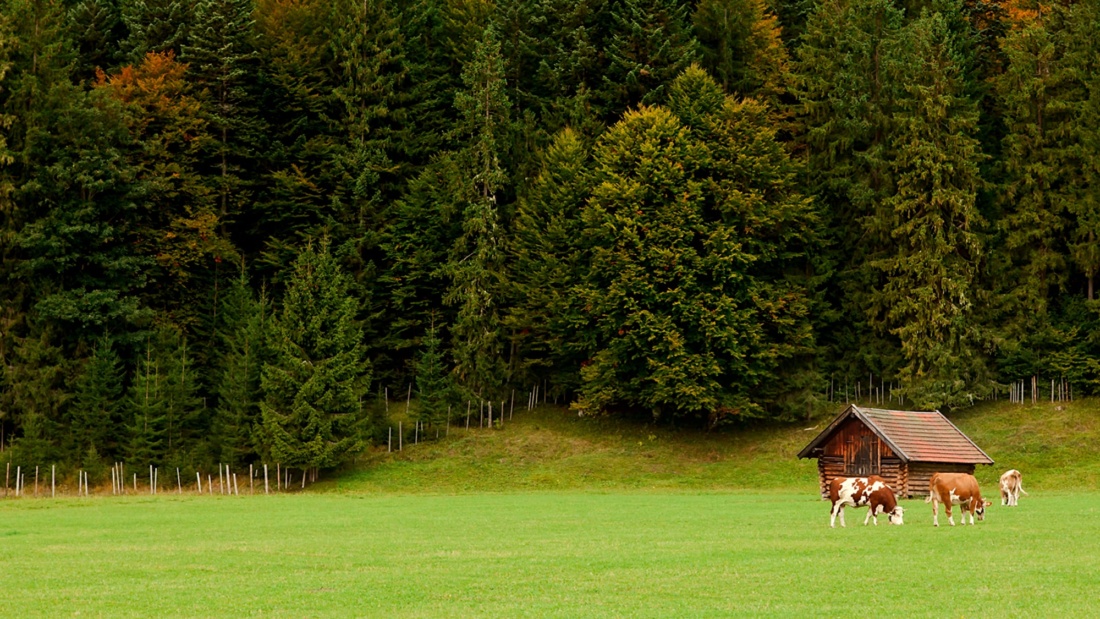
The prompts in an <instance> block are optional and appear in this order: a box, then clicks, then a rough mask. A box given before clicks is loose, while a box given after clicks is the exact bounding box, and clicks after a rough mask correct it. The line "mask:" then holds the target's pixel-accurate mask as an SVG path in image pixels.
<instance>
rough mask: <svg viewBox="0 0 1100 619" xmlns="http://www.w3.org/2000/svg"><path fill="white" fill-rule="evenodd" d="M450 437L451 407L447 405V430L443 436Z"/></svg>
mask: <svg viewBox="0 0 1100 619" xmlns="http://www.w3.org/2000/svg"><path fill="white" fill-rule="evenodd" d="M450 435H451V405H450V404H448V405H447V430H446V432H445V434H444V435H443V436H450Z"/></svg>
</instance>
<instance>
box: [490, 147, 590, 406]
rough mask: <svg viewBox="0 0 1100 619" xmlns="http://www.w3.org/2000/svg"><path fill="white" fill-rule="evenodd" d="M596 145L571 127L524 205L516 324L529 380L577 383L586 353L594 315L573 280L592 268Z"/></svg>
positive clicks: (515, 272) (523, 375)
mask: <svg viewBox="0 0 1100 619" xmlns="http://www.w3.org/2000/svg"><path fill="white" fill-rule="evenodd" d="M588 151H589V148H588V146H587V145H586V144H585V143H584V141H583V140H582V139H581V137H580V136H579V135H578V134H577V133H575V132H573V131H572V130H569V129H565V130H563V131H561V132H560V133H559V134H558V135H557V136H555V137H554V140H553V142H552V143H551V144H550V146H549V148H547V149H546V152H545V153H544V154H543V165H542V171H541V173H540V174H539V176H538V177H537V178H536V179H535V181H534V182H533V183H532V186H531V188H530V190H529V191H528V192H527V195H526V196H525V197H524V198H523V199H522V200H520V201H519V203H518V204H517V205H516V217H515V230H514V235H513V242H512V243H511V246H510V252H509V253H510V255H511V258H512V259H511V260H510V261H509V266H510V269H509V273H508V278H509V282H510V285H511V286H512V287H513V292H512V297H513V299H514V300H513V301H512V302H511V303H510V304H509V305H510V307H511V308H512V309H511V311H510V315H509V317H508V324H509V326H510V327H511V328H512V330H513V332H514V333H515V334H516V335H515V343H516V346H517V349H518V354H519V356H520V358H521V359H522V360H521V361H520V363H522V367H521V368H517V369H518V370H519V371H520V375H519V376H517V378H520V379H522V381H523V383H524V384H529V383H532V382H537V383H539V384H542V381H543V380H544V379H548V380H549V383H550V384H552V385H555V386H556V387H557V388H566V389H570V390H573V389H576V387H577V386H578V382H579V378H580V376H579V374H578V368H579V367H580V364H581V362H582V361H583V360H584V359H585V358H586V357H585V354H584V349H583V347H582V346H581V338H579V337H578V327H579V326H580V325H583V324H584V323H585V322H586V321H587V318H586V317H585V315H584V312H583V309H582V308H580V307H578V306H577V302H576V296H575V295H574V294H573V291H572V288H573V286H575V285H577V284H578V283H579V282H580V281H581V279H582V277H583V275H584V273H585V272H586V270H587V261H586V260H585V254H584V253H583V246H582V243H581V236H582V230H583V223H582V221H581V211H582V209H583V208H584V203H585V201H586V200H587V199H588V196H589V193H590V191H591V181H590V179H589V176H590V171H589V165H590V160H589V152H588Z"/></svg>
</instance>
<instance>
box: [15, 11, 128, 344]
mask: <svg viewBox="0 0 1100 619" xmlns="http://www.w3.org/2000/svg"><path fill="white" fill-rule="evenodd" d="M4 12H5V13H6V18H7V19H10V23H11V24H12V28H13V32H14V33H15V34H16V35H17V36H18V37H19V38H20V39H21V40H22V44H21V45H20V47H19V48H18V49H19V54H18V55H16V56H15V57H14V58H13V63H12V71H11V74H10V77H11V78H12V82H10V84H11V87H10V89H8V88H5V90H8V91H9V93H8V94H9V96H8V97H7V98H6V100H5V101H3V108H0V109H2V112H0V114H7V113H11V114H12V116H13V118H14V122H13V123H12V124H11V126H10V127H11V128H10V133H9V136H8V137H9V145H10V146H9V148H11V149H12V150H13V151H14V152H16V153H18V156H17V157H15V159H14V161H13V166H12V169H11V173H12V175H11V178H13V179H17V180H16V181H15V182H14V183H13V187H12V192H11V194H10V196H11V207H10V208H9V210H8V211H7V215H6V217H7V226H6V227H8V228H9V230H10V231H12V234H11V235H10V236H9V237H8V238H7V239H5V245H6V253H7V255H6V256H5V258H6V260H5V264H4V268H5V270H9V269H10V271H9V273H17V274H18V275H17V277H18V278H19V279H20V281H21V282H22V283H23V284H24V285H27V284H32V285H31V286H27V287H26V288H25V289H24V290H23V291H19V290H15V291H12V295H11V296H10V297H9V298H12V299H20V300H21V302H22V303H23V304H24V305H25V306H24V308H22V309H24V310H26V309H30V308H32V307H33V308H34V311H35V312H37V313H38V314H39V317H40V318H41V319H42V320H45V321H49V322H51V323H53V324H55V325H58V326H62V327H63V328H62V329H60V330H58V331H56V333H57V336H58V339H57V342H56V343H57V345H60V346H63V347H70V346H76V345H77V344H78V343H79V342H81V341H82V340H84V339H85V338H88V337H89V335H88V332H85V331H83V329H84V328H85V327H89V328H90V330H89V331H90V332H91V333H96V334H98V333H102V331H103V329H105V328H106V326H107V325H108V324H109V323H110V324H111V325H112V328H113V329H114V330H115V333H116V334H118V336H119V337H120V338H123V339H125V337H126V334H127V332H131V333H132V332H133V326H134V325H135V324H136V323H137V322H139V321H141V320H143V319H145V318H147V312H145V310H144V309H143V308H142V307H141V303H140V300H139V299H138V298H137V297H136V295H135V294H134V293H135V292H136V291H139V290H140V289H141V288H142V286H143V285H144V281H145V273H144V272H143V269H144V268H145V267H146V266H147V265H148V261H147V260H146V259H144V258H142V257H140V256H136V255H134V252H133V250H132V237H131V230H130V229H129V216H130V214H131V211H132V206H133V205H132V202H130V201H129V199H128V195H127V194H128V187H127V186H126V177H127V173H128V170H127V166H126V162H125V161H124V159H123V158H122V157H121V155H120V148H119V147H120V145H121V144H122V143H124V141H125V135H126V131H125V127H124V125H123V124H122V123H121V122H120V116H121V115H120V114H119V113H118V109H117V107H116V106H115V105H114V104H113V102H111V101H109V100H107V99H105V98H103V97H100V96H98V95H97V94H96V93H94V92H93V93H85V92H83V91H82V90H81V89H80V88H79V87H78V86H76V85H74V84H73V81H72V78H73V76H72V67H73V59H74V56H73V53H72V49H71V45H70V42H69V41H68V39H67V36H66V30H65V28H64V25H65V24H64V19H65V16H64V13H63V12H62V7H61V6H60V5H58V4H55V3H39V2H36V1H30V0H28V1H22V0H9V2H8V6H6V7H5V10H4ZM127 325H130V327H129V328H127V327H126V326H127ZM91 337H93V338H94V337H95V336H91ZM71 350H72V349H71V348H70V351H71Z"/></svg>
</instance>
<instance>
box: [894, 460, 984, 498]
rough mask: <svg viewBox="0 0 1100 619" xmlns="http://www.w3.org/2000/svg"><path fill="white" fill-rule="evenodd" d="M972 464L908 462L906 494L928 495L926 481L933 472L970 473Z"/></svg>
mask: <svg viewBox="0 0 1100 619" xmlns="http://www.w3.org/2000/svg"><path fill="white" fill-rule="evenodd" d="M974 467H975V465H974V464H963V463H958V462H910V463H909V485H908V491H907V493H906V494H907V496H909V497H914V498H920V497H926V496H928V483H929V481H931V479H932V474H933V473H970V474H971V475H973V474H974Z"/></svg>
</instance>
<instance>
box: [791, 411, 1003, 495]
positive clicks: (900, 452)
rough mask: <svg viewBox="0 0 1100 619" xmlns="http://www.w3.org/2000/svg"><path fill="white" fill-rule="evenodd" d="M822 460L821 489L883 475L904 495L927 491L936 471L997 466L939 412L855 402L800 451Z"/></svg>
mask: <svg viewBox="0 0 1100 619" xmlns="http://www.w3.org/2000/svg"><path fill="white" fill-rule="evenodd" d="M798 457H799V458H817V460H818V471H819V473H820V482H821V491H822V494H823V495H824V494H825V492H826V489H827V487H828V483H829V481H830V480H832V479H833V478H835V477H841V476H861V477H862V476H866V475H881V476H883V477H885V478H886V479H887V481H888V483H890V485H891V487H893V488H894V490H895V492H897V493H898V494H900V495H902V496H913V495H914V494H917V493H920V492H926V491H927V487H928V479H929V478H930V477H931V475H932V473H935V472H938V471H939V472H970V473H972V472H973V471H974V466H975V465H977V464H993V459H992V458H990V457H989V456H988V455H986V453H985V452H984V451H982V450H981V448H980V447H978V446H977V445H976V444H974V441H972V440H970V438H969V437H967V436H966V435H965V434H963V433H962V431H960V430H959V429H958V428H957V427H956V426H955V424H953V423H951V421H950V420H948V419H947V418H946V417H944V416H943V414H942V413H940V412H939V411H896V410H885V409H877V408H861V407H858V406H856V405H854V404H851V405H849V406H848V408H846V409H844V411H843V412H842V413H841V414H839V415H837V417H836V418H835V419H833V421H832V422H830V423H829V425H828V426H826V428H825V429H824V430H823V431H822V432H821V433H820V434H818V435H817V436H816V437H815V438H814V439H813V440H812V441H810V443H809V444H808V445H807V446H806V447H805V448H803V449H802V451H800V452H799V454H798Z"/></svg>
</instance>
